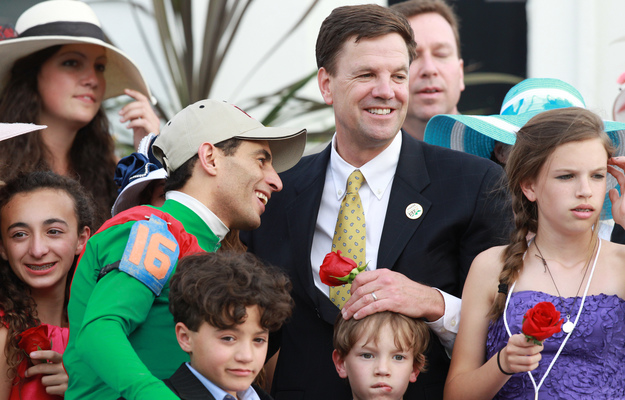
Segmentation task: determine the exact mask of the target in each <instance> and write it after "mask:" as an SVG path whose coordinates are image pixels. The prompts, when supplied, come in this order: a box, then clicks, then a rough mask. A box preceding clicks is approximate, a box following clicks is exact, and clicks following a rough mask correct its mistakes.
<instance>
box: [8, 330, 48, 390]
mask: <svg viewBox="0 0 625 400" xmlns="http://www.w3.org/2000/svg"><path fill="white" fill-rule="evenodd" d="M17 337H18V338H19V342H18V343H17V345H18V346H19V348H20V349H22V350H23V351H24V353H25V354H26V357H25V358H24V359H23V360H22V362H21V363H20V364H19V365H18V366H17V373H18V375H19V376H20V377H22V378H23V377H24V372H26V370H27V369H28V368H30V367H32V366H33V363H32V361H31V360H30V353H32V352H33V351H37V350H51V349H52V342H51V341H50V339H48V326H47V325H39V326H34V327H32V328H28V329H26V330H25V331H24V332H22V333H20V334H19V335H17Z"/></svg>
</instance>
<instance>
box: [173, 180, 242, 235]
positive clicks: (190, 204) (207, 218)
mask: <svg viewBox="0 0 625 400" xmlns="http://www.w3.org/2000/svg"><path fill="white" fill-rule="evenodd" d="M165 199H166V200H170V199H171V200H175V201H177V202H178V203H180V204H183V205H184V206H186V207H187V208H189V209H190V210H191V211H193V212H194V213H196V214H197V216H198V217H200V218H201V219H202V220H203V221H204V223H206V225H208V227H209V228H210V229H211V231H213V233H214V234H215V235H217V237H218V238H219V241H222V240H223V238H224V237H226V234H228V232H230V229H228V227H227V226H226V224H224V223H223V222H222V221H221V220H220V219H219V217H217V216H216V215H215V214H214V213H213V212H212V211H211V210H210V209H209V208H208V207H206V206H205V205H204V204H202V202H200V201H199V200H198V199H196V198H195V197H191V196H189V195H188V194H186V193H182V192H179V191H177V190H170V191H169V192H167V193H165Z"/></svg>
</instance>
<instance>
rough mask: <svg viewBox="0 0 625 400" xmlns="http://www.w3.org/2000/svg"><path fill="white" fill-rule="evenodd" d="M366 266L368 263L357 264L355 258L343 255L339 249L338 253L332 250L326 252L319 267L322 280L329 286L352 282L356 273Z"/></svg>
mask: <svg viewBox="0 0 625 400" xmlns="http://www.w3.org/2000/svg"><path fill="white" fill-rule="evenodd" d="M366 267H367V266H366V265H363V266H362V267H358V266H356V262H355V261H354V260H352V259H351V258H348V257H344V256H342V255H341V250H337V251H336V253H335V252H333V251H331V252H329V253H328V254H326V256H325V258H324V259H323V264H321V266H320V267H319V277H320V278H321V282H323V283H324V284H326V285H328V286H341V285H344V284H346V283H352V281H353V280H354V279H355V278H356V275H358V274H359V273H360V272H362V271H364V269H365V268H366Z"/></svg>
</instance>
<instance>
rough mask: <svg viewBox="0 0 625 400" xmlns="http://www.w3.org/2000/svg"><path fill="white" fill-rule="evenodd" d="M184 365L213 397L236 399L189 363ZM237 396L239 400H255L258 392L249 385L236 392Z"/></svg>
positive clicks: (225, 399)
mask: <svg viewBox="0 0 625 400" xmlns="http://www.w3.org/2000/svg"><path fill="white" fill-rule="evenodd" d="M186 365H187V367H188V368H189V371H191V372H192V373H193V375H195V376H196V378H198V379H199V380H200V382H202V385H204V387H206V389H208V391H209V392H211V394H212V395H213V397H214V398H215V399H217V400H236V399H235V398H234V397H233V396H232V395H231V394H230V393H228V392H226V391H225V390H223V389H222V388H220V387H219V386H217V385H215V384H214V383H213V382H211V381H210V380H208V379H206V377H205V376H204V375H202V374H200V373H199V372H197V371H196V370H195V368H193V367H192V366H191V364H189V363H186ZM237 398H238V399H239V400H255V399H258V394H257V393H256V391H255V390H254V388H253V387H251V386H250V387H249V388H247V390H243V391H241V392H237Z"/></svg>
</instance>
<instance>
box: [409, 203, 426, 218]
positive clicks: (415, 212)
mask: <svg viewBox="0 0 625 400" xmlns="http://www.w3.org/2000/svg"><path fill="white" fill-rule="evenodd" d="M421 215H423V207H421V204H419V203H412V204H409V205H408V207H406V217H408V218H410V219H417V218H420V217H421Z"/></svg>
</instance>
